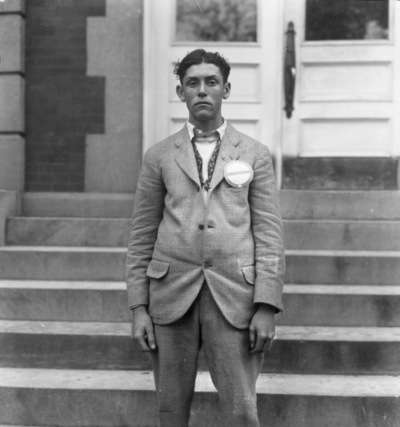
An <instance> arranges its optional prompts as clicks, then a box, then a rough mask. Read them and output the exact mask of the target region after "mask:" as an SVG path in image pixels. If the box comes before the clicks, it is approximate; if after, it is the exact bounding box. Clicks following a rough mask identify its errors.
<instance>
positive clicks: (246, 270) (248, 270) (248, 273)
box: [242, 265, 256, 285]
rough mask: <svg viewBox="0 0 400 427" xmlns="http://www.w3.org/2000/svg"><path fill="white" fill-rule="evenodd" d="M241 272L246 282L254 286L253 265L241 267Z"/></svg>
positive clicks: (254, 272) (254, 271) (254, 273)
mask: <svg viewBox="0 0 400 427" xmlns="http://www.w3.org/2000/svg"><path fill="white" fill-rule="evenodd" d="M242 272H243V275H244V278H245V279H246V282H247V283H249V284H250V285H254V283H255V282H256V269H255V267H254V265H248V266H247V267H242Z"/></svg>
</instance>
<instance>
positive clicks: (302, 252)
mask: <svg viewBox="0 0 400 427" xmlns="http://www.w3.org/2000/svg"><path fill="white" fill-rule="evenodd" d="M126 250H127V248H125V247H98V246H2V247H0V252H1V251H4V252H24V251H25V252H113V253H122V252H126ZM285 253H286V255H289V256H325V257H332V256H342V257H381V258H384V257H393V258H400V251H359V250H351V251H349V250H317V249H311V250H310V249H290V250H286V251H285Z"/></svg>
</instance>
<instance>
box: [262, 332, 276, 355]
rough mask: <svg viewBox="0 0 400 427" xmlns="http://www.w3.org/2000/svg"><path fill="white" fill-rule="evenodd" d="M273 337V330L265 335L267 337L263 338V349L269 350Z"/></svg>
mask: <svg viewBox="0 0 400 427" xmlns="http://www.w3.org/2000/svg"><path fill="white" fill-rule="evenodd" d="M274 338H275V333H274V332H273V333H271V334H269V335H268V336H267V339H266V340H265V343H264V346H265V347H264V350H265V351H268V350H271V347H272V343H273V342H274Z"/></svg>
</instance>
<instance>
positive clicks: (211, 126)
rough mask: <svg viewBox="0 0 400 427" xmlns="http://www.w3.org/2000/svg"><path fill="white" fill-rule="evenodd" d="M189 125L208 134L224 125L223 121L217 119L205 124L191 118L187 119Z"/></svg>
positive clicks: (220, 118)
mask: <svg viewBox="0 0 400 427" xmlns="http://www.w3.org/2000/svg"><path fill="white" fill-rule="evenodd" d="M189 123H191V124H192V125H193V126H194V127H196V128H197V129H199V130H201V131H203V132H210V131H212V130H216V129H218V128H219V127H221V126H222V125H223V124H224V119H223V118H222V117H219V118H218V119H216V120H210V121H207V122H200V121H198V120H193V118H192V117H189Z"/></svg>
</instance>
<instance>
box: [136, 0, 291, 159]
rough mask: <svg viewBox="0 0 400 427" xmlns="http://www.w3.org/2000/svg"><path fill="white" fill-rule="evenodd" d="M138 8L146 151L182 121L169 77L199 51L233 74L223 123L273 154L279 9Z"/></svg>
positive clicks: (216, 0)
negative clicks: (216, 55)
mask: <svg viewBox="0 0 400 427" xmlns="http://www.w3.org/2000/svg"><path fill="white" fill-rule="evenodd" d="M228 4H229V5H230V7H229V9H228V7H227V5H228ZM144 6H145V9H144V37H145V51H144V60H145V68H144V70H145V72H144V75H145V86H144V96H145V99H144V116H145V117H144V150H146V149H147V148H148V147H149V146H151V145H153V144H154V143H156V142H158V141H160V140H162V139H164V138H165V137H166V136H168V135H170V134H171V133H173V132H175V131H177V130H179V129H180V128H181V127H182V125H183V124H184V122H185V120H186V119H187V117H188V112H187V109H186V106H185V104H184V103H182V102H181V101H179V99H178V97H177V96H176V93H175V87H176V85H177V83H178V82H177V80H176V78H175V75H174V74H173V69H174V66H175V64H176V62H177V60H178V59H182V58H183V57H184V56H185V55H186V54H187V53H188V52H189V51H192V50H194V49H196V48H204V49H206V50H210V51H214V52H215V51H218V52H220V53H221V54H223V56H224V57H226V58H227V59H228V60H229V63H230V65H231V67H232V70H231V76H230V78H229V80H230V82H231V84H232V91H231V96H230V98H229V99H228V100H227V101H226V102H224V104H223V110H222V111H223V116H224V117H225V118H226V119H228V120H229V121H230V122H231V123H232V124H233V125H234V126H235V127H236V128H237V129H238V130H240V131H242V132H244V133H246V134H248V135H250V136H252V137H254V138H256V139H258V140H260V141H263V142H264V143H265V144H267V145H268V146H269V148H270V149H271V151H272V152H275V149H276V145H277V143H278V142H279V136H280V126H281V124H280V123H281V111H280V110H281V109H280V107H278V108H277V105H278V106H280V105H281V104H282V99H281V97H282V78H281V77H282V61H281V58H282V51H283V45H282V43H283V38H282V36H281V32H282V28H281V22H282V19H283V16H282V12H283V3H282V2H281V1H268V2H267V1H264V0H230V2H228V1H226V0H197V1H194V0H146V1H145V2H144ZM277 58H279V59H277Z"/></svg>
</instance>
